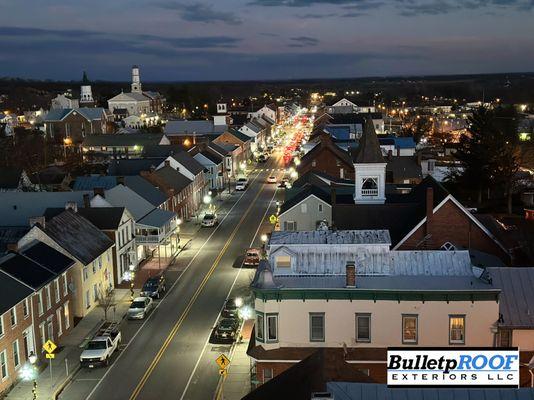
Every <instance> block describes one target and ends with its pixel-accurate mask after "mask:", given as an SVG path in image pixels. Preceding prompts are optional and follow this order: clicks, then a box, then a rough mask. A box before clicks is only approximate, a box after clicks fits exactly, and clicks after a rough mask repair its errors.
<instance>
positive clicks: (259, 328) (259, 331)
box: [256, 311, 265, 342]
mask: <svg viewBox="0 0 534 400" xmlns="http://www.w3.org/2000/svg"><path fill="white" fill-rule="evenodd" d="M264 338H265V336H264V335H263V314H262V313H259V312H257V311H256V339H258V340H260V341H262V342H263V340H264Z"/></svg>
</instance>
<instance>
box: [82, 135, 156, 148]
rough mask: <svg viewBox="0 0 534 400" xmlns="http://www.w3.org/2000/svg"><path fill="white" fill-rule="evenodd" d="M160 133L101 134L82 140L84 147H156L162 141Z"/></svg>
mask: <svg viewBox="0 0 534 400" xmlns="http://www.w3.org/2000/svg"><path fill="white" fill-rule="evenodd" d="M163 137H164V135H163V134H162V133H127V134H122V135H118V134H103V135H89V136H86V137H85V139H84V140H83V146H84V147H91V146H93V147H94V146H106V147H114V146H141V147H143V146H148V145H158V144H159V143H160V142H161V140H162V139H163Z"/></svg>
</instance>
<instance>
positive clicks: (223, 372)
mask: <svg viewBox="0 0 534 400" xmlns="http://www.w3.org/2000/svg"><path fill="white" fill-rule="evenodd" d="M219 375H222V376H226V375H228V370H226V369H220V370H219Z"/></svg>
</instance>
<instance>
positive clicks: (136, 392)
mask: <svg viewBox="0 0 534 400" xmlns="http://www.w3.org/2000/svg"><path fill="white" fill-rule="evenodd" d="M258 176H259V174H258ZM264 188H265V183H263V184H262V186H261V188H260V190H259V191H258V193H257V194H256V197H254V200H252V202H251V203H250V206H249V207H248V208H247V210H246V211H245V213H244V214H243V216H242V217H241V219H240V220H239V222H238V224H237V225H236V226H235V228H234V230H233V231H232V233H231V235H230V237H229V238H228V240H227V241H226V243H225V245H224V246H223V248H222V250H221V252H220V253H219V255H218V256H217V258H216V259H215V261H214V262H213V264H212V265H211V268H210V270H209V271H208V273H207V274H206V275H205V276H204V279H203V280H202V282H201V283H200V285H199V286H198V288H197V290H196V291H195V293H194V295H193V297H192V298H191V299H190V300H189V302H188V304H187V306H186V308H185V310H184V311H183V312H182V314H181V316H180V318H179V319H178V321H176V323H175V324H174V327H173V328H172V329H171V332H170V333H169V335H168V336H167V339H166V340H165V341H164V342H163V345H162V346H161V348H160V350H159V351H158V353H157V354H156V356H155V357H154V359H153V360H152V362H151V363H150V366H149V367H148V369H147V370H146V372H145V373H144V374H143V376H142V378H141V380H140V381H139V383H138V384H137V386H136V387H135V389H134V391H133V393H132V395H131V396H130V398H129V399H130V400H135V399H137V396H139V393H140V392H141V390H142V389H143V387H144V386H145V384H146V382H147V381H148V379H149V378H150V376H151V375H152V372H153V371H154V369H155V368H156V366H157V365H158V364H159V361H160V360H161V357H162V356H163V354H164V353H165V350H167V348H168V347H169V345H170V343H171V341H172V340H173V338H174V336H176V333H177V332H178V330H179V329H180V327H181V325H182V323H183V321H184V320H185V318H186V317H187V316H188V315H189V311H190V310H191V308H192V307H193V305H194V304H195V301H196V300H197V298H198V296H199V295H200V293H201V292H202V289H204V286H205V285H206V283H207V281H208V280H209V278H210V277H211V275H212V274H213V272H214V271H215V269H216V268H217V266H218V265H219V262H220V261H221V259H222V257H223V256H224V254H225V253H226V250H227V249H228V247H229V246H230V244H231V243H232V240H233V239H234V237H235V235H236V234H237V231H238V230H239V228H240V227H241V224H242V223H243V222H244V220H245V218H246V217H247V215H248V214H249V213H250V210H252V207H253V206H254V204H255V203H256V201H257V200H258V197H259V196H260V194H261V193H262V192H263V189H264Z"/></svg>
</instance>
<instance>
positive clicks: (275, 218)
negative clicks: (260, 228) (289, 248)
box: [269, 214, 278, 225]
mask: <svg viewBox="0 0 534 400" xmlns="http://www.w3.org/2000/svg"><path fill="white" fill-rule="evenodd" d="M277 221H278V218H277V217H276V215H274V214H272V215H271V216H270V217H269V222H270V223H271V224H273V225H274V224H276V222H277Z"/></svg>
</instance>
